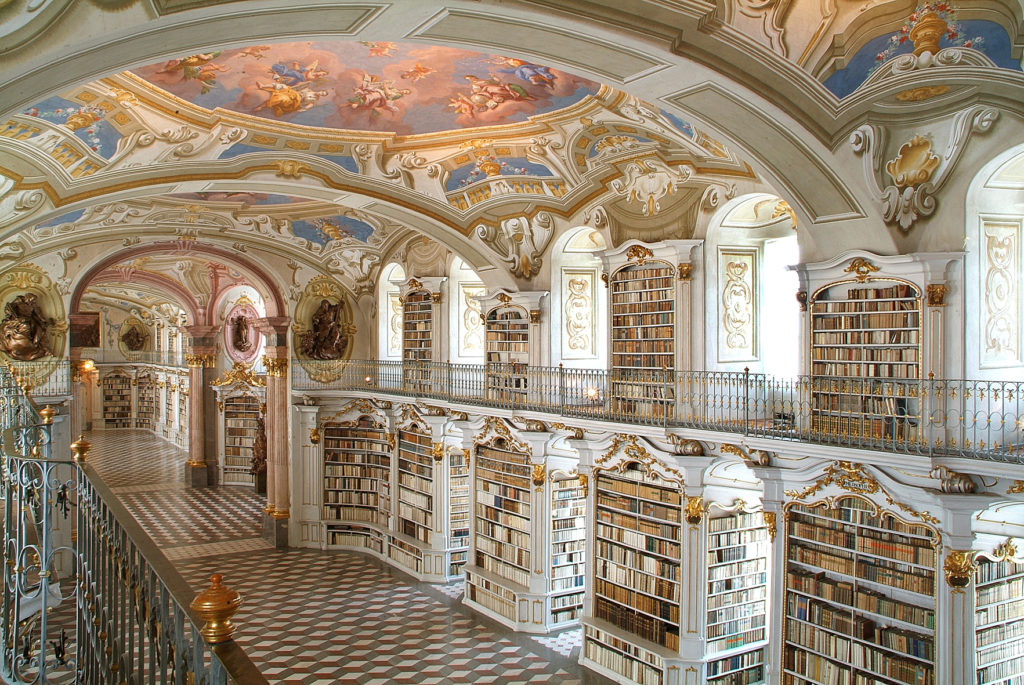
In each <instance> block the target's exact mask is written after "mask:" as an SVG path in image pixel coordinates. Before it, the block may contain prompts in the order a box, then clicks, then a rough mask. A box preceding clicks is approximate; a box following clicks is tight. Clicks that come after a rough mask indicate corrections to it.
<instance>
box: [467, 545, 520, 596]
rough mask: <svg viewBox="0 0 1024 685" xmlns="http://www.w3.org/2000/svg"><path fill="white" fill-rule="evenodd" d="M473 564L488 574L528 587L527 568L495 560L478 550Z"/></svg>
mask: <svg viewBox="0 0 1024 685" xmlns="http://www.w3.org/2000/svg"><path fill="white" fill-rule="evenodd" d="M473 562H474V563H475V564H476V565H477V566H479V567H480V568H482V569H484V570H485V571H488V572H489V573H493V574H495V575H497V576H501V577H502V578H505V579H506V580H511V581H512V582H513V583H517V584H519V585H522V586H524V587H525V586H529V583H530V570H529V568H528V567H523V566H519V565H517V564H510V563H507V562H505V561H503V560H501V559H496V558H494V557H491V556H489V555H488V554H486V553H485V552H484V551H482V550H480V549H477V550H476V554H475V556H474V557H473ZM527 566H528V564H527Z"/></svg>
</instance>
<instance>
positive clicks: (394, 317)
mask: <svg viewBox="0 0 1024 685" xmlns="http://www.w3.org/2000/svg"><path fill="white" fill-rule="evenodd" d="M404 280H405V269H403V268H402V267H401V265H399V264H395V263H391V264H388V265H387V266H385V267H384V268H383V269H382V270H381V275H380V281H378V282H377V358H378V359H401V358H402V303H401V302H400V301H399V299H398V291H399V288H398V284H399V283H401V282H402V281H404Z"/></svg>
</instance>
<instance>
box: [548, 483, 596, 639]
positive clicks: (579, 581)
mask: <svg viewBox="0 0 1024 685" xmlns="http://www.w3.org/2000/svg"><path fill="white" fill-rule="evenodd" d="M586 513H587V499H586V495H585V494H584V492H583V485H582V484H581V483H580V480H579V478H578V477H575V476H567V477H556V478H554V479H553V480H552V482H551V516H550V517H549V518H550V520H551V577H550V579H549V585H550V587H549V590H550V592H551V600H550V601H551V618H550V624H551V625H550V627H551V628H552V629H554V628H561V627H564V626H567V625H571V624H575V623H577V622H578V621H579V618H580V616H582V615H583V582H584V572H585V568H586V559H585V557H586V549H585V546H586V544H587V542H586V540H587V529H586Z"/></svg>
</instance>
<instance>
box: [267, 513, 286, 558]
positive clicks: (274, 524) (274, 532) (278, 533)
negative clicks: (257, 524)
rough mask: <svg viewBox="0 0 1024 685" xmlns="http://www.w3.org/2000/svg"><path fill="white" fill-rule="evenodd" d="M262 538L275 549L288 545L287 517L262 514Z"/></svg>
mask: <svg viewBox="0 0 1024 685" xmlns="http://www.w3.org/2000/svg"><path fill="white" fill-rule="evenodd" d="M263 539H264V540H266V541H267V542H269V543H270V544H272V545H273V546H274V547H276V548H277V549H284V548H286V547H288V519H286V518H274V516H273V515H272V514H266V513H265V514H263Z"/></svg>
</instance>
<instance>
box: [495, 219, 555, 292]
mask: <svg viewBox="0 0 1024 685" xmlns="http://www.w3.org/2000/svg"><path fill="white" fill-rule="evenodd" d="M554 224H555V222H554V219H552V217H551V215H550V214H548V213H547V212H538V213H537V214H536V215H535V216H534V217H533V219H532V220H531V219H527V218H526V217H525V216H519V217H513V218H511V219H504V220H502V222H501V225H500V226H489V225H485V224H480V225H479V226H477V227H476V234H477V236H478V237H479V238H480V239H481V240H483V241H484V243H485V244H486V245H487V247H489V248H491V250H493V251H494V252H495V253H496V254H497V255H498V256H499V257H501V259H502V260H503V261H504V262H506V263H507V264H509V268H510V270H511V271H512V273H513V274H514V275H515V276H517V277H519V278H533V277H534V276H536V275H537V273H538V272H539V271H540V267H541V264H542V260H541V255H542V254H543V253H544V249H545V248H546V247H547V246H548V243H549V242H550V241H551V236H552V234H553V233H554V228H555V225H554Z"/></svg>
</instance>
